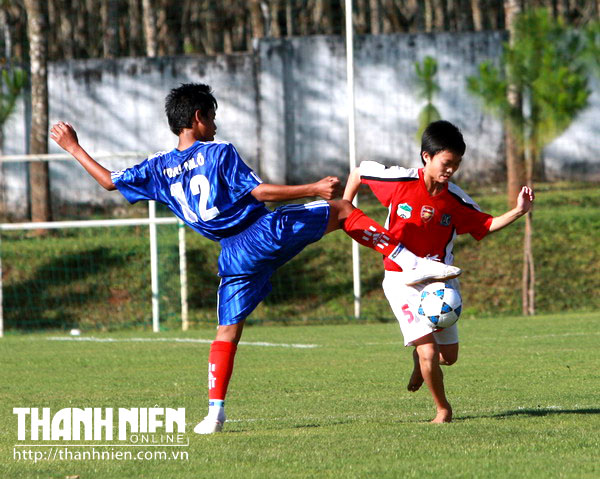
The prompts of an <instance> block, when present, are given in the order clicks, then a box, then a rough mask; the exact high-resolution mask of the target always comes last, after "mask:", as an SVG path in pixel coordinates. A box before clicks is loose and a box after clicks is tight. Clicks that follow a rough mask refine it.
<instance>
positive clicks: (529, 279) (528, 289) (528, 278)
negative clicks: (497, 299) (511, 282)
mask: <svg viewBox="0 0 600 479" xmlns="http://www.w3.org/2000/svg"><path fill="white" fill-rule="evenodd" d="M532 220H533V218H532V215H531V211H530V212H529V213H527V215H526V216H525V235H524V238H523V287H522V301H523V315H524V316H533V315H534V314H535V268H534V263H533V251H532V248H531V240H532V237H533V227H532V223H533V221H532Z"/></svg>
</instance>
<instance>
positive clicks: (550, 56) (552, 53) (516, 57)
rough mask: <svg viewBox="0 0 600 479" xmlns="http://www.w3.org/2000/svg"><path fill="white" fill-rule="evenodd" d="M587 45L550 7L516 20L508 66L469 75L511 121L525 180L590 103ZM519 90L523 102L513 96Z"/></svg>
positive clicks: (529, 276) (529, 298) (530, 290)
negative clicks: (512, 99) (553, 16)
mask: <svg viewBox="0 0 600 479" xmlns="http://www.w3.org/2000/svg"><path fill="white" fill-rule="evenodd" d="M584 53H585V44H584V42H583V40H582V38H581V36H579V35H576V34H574V33H573V32H572V31H571V30H570V29H568V28H567V27H566V26H565V25H564V23H563V22H562V20H560V19H558V20H557V19H554V18H552V16H551V15H550V14H549V12H548V11H546V10H532V11H529V12H525V13H523V14H520V15H519V16H518V17H517V18H516V20H515V30H514V36H513V37H512V38H511V42H510V43H509V44H505V45H504V53H503V55H502V68H496V67H495V66H493V65H492V64H491V63H490V62H485V63H482V64H481V65H480V66H479V75H478V76H473V77H470V78H468V89H469V91H471V92H472V93H473V94H474V95H476V96H478V97H480V98H481V99H482V100H483V102H484V104H485V105H486V106H487V107H488V108H489V109H490V110H491V111H493V112H494V113H496V114H497V115H498V116H500V117H501V118H502V119H503V120H504V121H505V122H506V124H507V125H508V126H509V128H510V131H511V133H512V134H513V135H514V141H515V142H516V145H517V147H518V148H519V150H520V151H521V152H522V153H523V154H524V158H525V180H526V183H527V184H528V185H530V186H531V185H532V183H533V179H534V172H536V173H537V176H538V177H539V178H543V174H544V163H543V149H544V147H545V146H546V145H547V144H548V143H550V141H552V140H553V139H554V138H556V137H557V136H559V135H560V134H561V133H562V132H564V131H565V130H566V129H567V127H568V126H569V125H570V124H571V122H572V121H573V120H574V118H575V117H576V116H577V114H578V113H579V112H580V111H582V110H583V109H584V108H585V107H586V106H587V104H588V97H589V95H590V91H589V89H588V79H587V69H586V66H585V63H584V62H583V57H584ZM512 95H516V98H518V99H519V101H511V98H513V97H512ZM531 239H532V216H531V213H529V214H528V216H527V219H526V224H525V241H524V265H523V312H524V314H527V315H531V314H534V313H535V301H534V296H535V288H534V283H535V274H534V265H533V254H532V250H531Z"/></svg>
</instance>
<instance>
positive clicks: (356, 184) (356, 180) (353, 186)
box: [343, 168, 360, 201]
mask: <svg viewBox="0 0 600 479" xmlns="http://www.w3.org/2000/svg"><path fill="white" fill-rule="evenodd" d="M358 188H360V170H359V169H358V168H354V169H353V170H352V171H351V172H350V174H349V175H348V181H347V182H346V188H345V189H344V196H343V198H344V199H345V200H348V201H352V200H353V199H354V197H355V196H356V193H358Z"/></svg>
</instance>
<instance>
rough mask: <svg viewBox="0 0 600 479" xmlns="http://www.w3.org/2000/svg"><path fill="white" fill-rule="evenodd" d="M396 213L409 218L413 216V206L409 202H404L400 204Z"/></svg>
mask: <svg viewBox="0 0 600 479" xmlns="http://www.w3.org/2000/svg"><path fill="white" fill-rule="evenodd" d="M396 214H397V215H398V216H399V217H400V218H403V219H405V220H407V219H409V218H410V217H411V216H412V206H410V205H409V204H408V203H402V204H400V205H398V212H397V213H396Z"/></svg>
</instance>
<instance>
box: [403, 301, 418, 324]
mask: <svg viewBox="0 0 600 479" xmlns="http://www.w3.org/2000/svg"><path fill="white" fill-rule="evenodd" d="M402 312H403V313H404V316H405V317H406V320H407V321H408V324H410V323H412V322H413V321H414V320H415V316H414V315H413V314H412V312H411V311H410V306H409V305H408V304H405V305H404V306H402Z"/></svg>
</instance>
